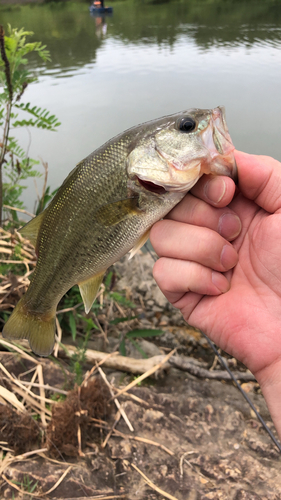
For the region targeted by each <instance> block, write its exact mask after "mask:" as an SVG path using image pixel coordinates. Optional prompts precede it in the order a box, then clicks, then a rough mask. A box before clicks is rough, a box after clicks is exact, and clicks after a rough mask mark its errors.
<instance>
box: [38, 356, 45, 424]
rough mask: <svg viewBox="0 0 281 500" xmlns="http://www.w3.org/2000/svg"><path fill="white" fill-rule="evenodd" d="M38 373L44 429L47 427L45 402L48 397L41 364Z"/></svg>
mask: <svg viewBox="0 0 281 500" xmlns="http://www.w3.org/2000/svg"><path fill="white" fill-rule="evenodd" d="M37 373H38V381H39V384H40V386H39V392H40V397H41V408H42V410H41V412H40V416H41V422H42V424H43V426H44V427H47V422H46V414H45V411H46V408H45V404H44V401H46V395H45V389H44V377H43V367H42V364H41V363H40V365H37Z"/></svg>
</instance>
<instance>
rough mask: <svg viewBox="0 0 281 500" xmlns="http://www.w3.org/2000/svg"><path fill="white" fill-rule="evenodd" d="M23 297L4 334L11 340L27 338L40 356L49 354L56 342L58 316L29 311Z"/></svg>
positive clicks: (5, 327) (4, 329) (6, 325)
mask: <svg viewBox="0 0 281 500" xmlns="http://www.w3.org/2000/svg"><path fill="white" fill-rule="evenodd" d="M24 298H25V297H23V298H22V299H21V300H20V301H19V302H18V304H17V305H16V307H15V309H14V311H13V312H12V314H11V316H10V318H9V319H8V321H7V323H6V324H5V326H4V328H3V331H2V335H3V337H4V338H6V339H9V340H15V339H27V340H28V342H29V345H30V347H31V349H32V350H33V352H34V353H35V354H38V356H49V354H51V352H52V350H53V347H54V343H55V331H56V317H55V312H54V313H53V314H44V315H43V314H40V315H39V314H34V313H30V312H29V311H28V308H27V307H26V306H25V301H24Z"/></svg>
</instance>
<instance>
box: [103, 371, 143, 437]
mask: <svg viewBox="0 0 281 500" xmlns="http://www.w3.org/2000/svg"><path fill="white" fill-rule="evenodd" d="M98 371H99V373H100V375H101V377H102V379H103V380H104V382H105V383H106V385H107V387H108V388H109V391H110V394H111V396H112V399H113V401H114V403H115V404H116V406H117V408H118V410H119V411H120V413H121V415H122V417H123V419H124V420H125V422H126V424H127V426H128V427H129V429H130V431H131V432H134V428H133V426H132V424H131V422H130V420H129V419H128V417H127V415H126V413H125V410H124V408H122V406H121V405H120V403H119V401H118V399H117V398H116V396H115V395H114V392H113V391H112V388H111V385H110V383H109V382H108V380H107V378H106V376H105V373H104V371H103V370H102V369H101V368H100V367H98Z"/></svg>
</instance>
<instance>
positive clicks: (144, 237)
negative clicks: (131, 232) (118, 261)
mask: <svg viewBox="0 0 281 500" xmlns="http://www.w3.org/2000/svg"><path fill="white" fill-rule="evenodd" d="M149 233H150V229H148V231H146V233H144V234H143V235H142V236H141V237H140V238H139V239H138V241H137V242H136V244H135V245H134V246H133V248H132V249H131V250H130V251H129V254H130V255H129V260H130V259H131V258H132V257H134V255H136V253H137V251H138V250H139V249H140V248H141V247H142V246H143V245H144V244H145V243H146V242H147V240H148V238H149Z"/></svg>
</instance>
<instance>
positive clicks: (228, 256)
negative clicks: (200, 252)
mask: <svg viewBox="0 0 281 500" xmlns="http://www.w3.org/2000/svg"><path fill="white" fill-rule="evenodd" d="M237 260H238V255H237V252H236V250H234V248H233V246H231V245H224V247H223V249H222V252H221V258H220V261H221V264H222V266H223V267H224V268H225V270H226V271H228V270H229V269H232V267H234V266H235V265H236V264H237Z"/></svg>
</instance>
